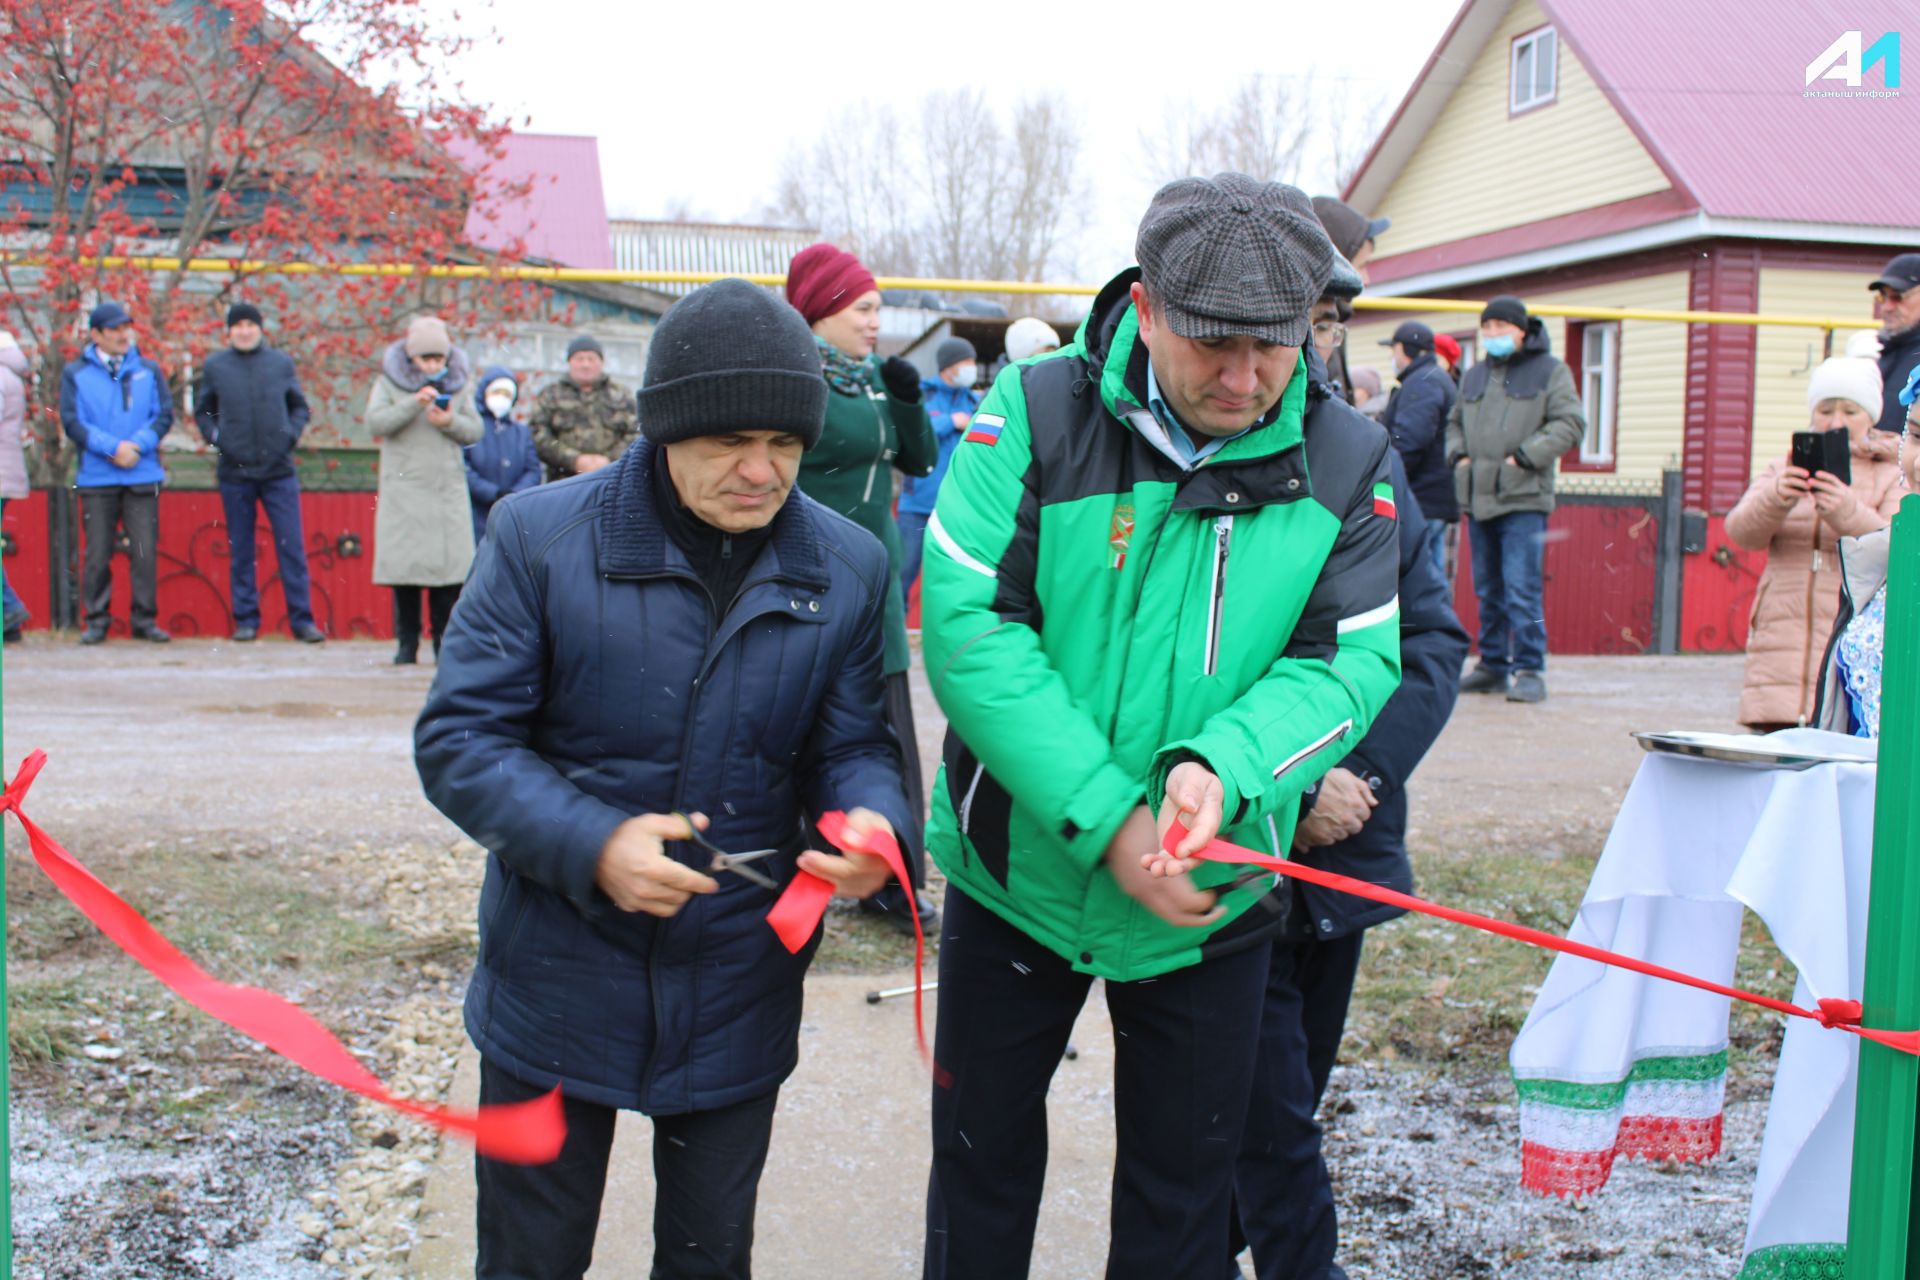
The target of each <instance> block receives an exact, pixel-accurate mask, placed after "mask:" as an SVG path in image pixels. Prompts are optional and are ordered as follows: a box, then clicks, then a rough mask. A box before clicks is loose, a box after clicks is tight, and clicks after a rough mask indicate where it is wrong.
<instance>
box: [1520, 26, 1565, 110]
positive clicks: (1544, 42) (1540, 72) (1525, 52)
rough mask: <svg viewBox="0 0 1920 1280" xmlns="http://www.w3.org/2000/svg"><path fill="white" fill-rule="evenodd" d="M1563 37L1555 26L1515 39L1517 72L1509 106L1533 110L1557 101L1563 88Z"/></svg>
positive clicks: (1530, 32) (1542, 28)
mask: <svg viewBox="0 0 1920 1280" xmlns="http://www.w3.org/2000/svg"><path fill="white" fill-rule="evenodd" d="M1559 55H1560V41H1559V38H1558V37H1557V36H1555V35H1554V32H1553V28H1552V27H1541V28H1540V29H1539V30H1538V31H1529V32H1527V34H1525V35H1523V36H1521V37H1520V38H1519V39H1517V40H1515V41H1514V42H1513V74H1512V76H1511V77H1510V83H1511V91H1510V92H1509V94H1508V98H1507V104H1508V107H1509V108H1510V109H1511V110H1513V111H1515V112H1519V111H1531V110H1532V109H1533V108H1535V107H1543V106H1545V105H1546V104H1547V103H1549V102H1552V101H1553V96H1554V93H1555V92H1556V90H1557V89H1558V88H1559V75H1558V71H1559V62H1560V56H1559Z"/></svg>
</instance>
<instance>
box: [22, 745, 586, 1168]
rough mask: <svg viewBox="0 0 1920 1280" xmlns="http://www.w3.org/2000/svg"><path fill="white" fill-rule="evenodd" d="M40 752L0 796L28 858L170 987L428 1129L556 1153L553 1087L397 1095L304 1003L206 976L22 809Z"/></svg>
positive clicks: (561, 1124)
mask: <svg viewBox="0 0 1920 1280" xmlns="http://www.w3.org/2000/svg"><path fill="white" fill-rule="evenodd" d="M46 762H47V753H46V752H44V751H35V752H34V753H33V754H32V755H30V756H28V757H27V759H26V761H25V763H23V764H22V765H21V766H20V772H19V773H17V774H15V775H14V778H13V781H12V782H10V783H8V784H7V788H6V793H5V795H4V796H3V797H0V810H4V809H11V810H13V814H14V816H15V817H17V818H19V819H20V825H21V826H22V827H25V828H26V831H27V842H28V844H29V845H31V846H32V848H33V858H34V861H35V862H37V863H38V864H39V866H40V869H41V870H42V871H44V872H46V874H47V878H48V879H50V880H52V881H53V883H54V884H55V886H57V887H58V888H59V890H60V892H61V893H63V894H65V895H66V897H67V900H68V901H69V902H71V903H73V905H74V906H75V907H77V908H79V910H80V914H81V915H84V916H85V917H86V918H87V919H89V920H91V921H92V922H93V923H94V925H95V926H97V927H98V928H99V930H100V932H102V933H104V934H106V935H107V937H109V938H111V939H113V941H114V942H115V943H116V944H117V945H118V946H119V947H120V949H121V950H122V951H124V952H126V953H127V954H128V955H130V956H132V957H133V958H134V959H135V960H137V961H138V962H139V963H140V965H141V966H142V967H143V968H145V969H146V971H147V972H148V973H151V974H152V975H153V976H154V977H156V978H158V979H159V980H160V981H161V982H163V983H165V984H166V985H167V986H168V987H169V988H171V989H172V991H173V992H174V994H175V995H178V996H179V997H180V998H181V999H182V1000H185V1001H186V1002H187V1003H188V1004H191V1005H193V1006H194V1007H195V1008H197V1009H199V1010H201V1011H202V1012H204V1013H208V1014H211V1015H212V1016H213V1017H215V1018H218V1019H219V1020H220V1021H222V1022H224V1023H226V1024H227V1025H228V1026H230V1027H232V1028H233V1029H234V1030H236V1031H238V1032H240V1033H241V1034H242V1035H245V1036H249V1037H251V1038H252V1039H254V1040H257V1041H259V1042H260V1043H261V1044H264V1045H266V1046H267V1047H268V1048H269V1049H272V1050H273V1051H274V1052H275V1053H277V1054H279V1055H280V1056H281V1057H283V1058H285V1059H287V1060H288V1061H289V1062H292V1063H293V1064H294V1065H296V1066H298V1067H302V1068H304V1069H305V1070H307V1071H310V1072H312V1073H313V1074H314V1075H316V1076H319V1077H320V1078H321V1079H323V1080H329V1081H332V1082H333V1083H334V1084H337V1085H339V1086H340V1087H341V1088H343V1089H350V1090H352V1091H353V1092H354V1093H357V1094H360V1095H361V1096H362V1097H366V1098H371V1099H373V1100H374V1101H375V1102H378V1103H380V1104H381V1105H382V1106H386V1107H391V1108H393V1109H394V1110H395V1111H399V1112H403V1113H405V1114H406V1115H410V1116H413V1117H415V1118H417V1119H420V1120H424V1121H426V1122H427V1123H428V1124H430V1125H432V1126H434V1127H435V1128H436V1129H440V1130H443V1131H445V1132H448V1133H457V1134H460V1135H461V1136H463V1137H465V1138H467V1139H468V1140H469V1141H471V1142H472V1143H473V1145H474V1147H475V1149H476V1150H478V1151H479V1152H480V1154H482V1155H484V1156H489V1157H491V1158H492V1159H495V1160H502V1161H505V1162H507V1163H509V1164H545V1163H547V1162H548V1161H550V1160H552V1159H553V1158H554V1157H556V1156H558V1155H559V1154H560V1147H561V1144H562V1143H564V1142H565V1141H566V1137H567V1123H566V1119H565V1117H564V1115H563V1113H562V1110H561V1106H560V1090H558V1089H554V1090H553V1091H552V1092H550V1093H548V1094H546V1095H545V1096H544V1097H540V1098H534V1099H532V1100H531V1101H528V1102H515V1103H510V1104H505V1105H500V1106H485V1107H481V1108H480V1109H479V1110H477V1111H455V1110H451V1109H449V1108H447V1107H440V1106H434V1105H431V1104H429V1103H424V1102H412V1101H409V1100H408V1099H406V1098H398V1097H395V1096H394V1095H393V1094H391V1093H389V1092H388V1091H387V1088H386V1086H385V1085H383V1084H381V1083H380V1081H379V1079H378V1078H377V1077H376V1076H374V1074H373V1073H372V1072H370V1071H368V1070H367V1069H366V1068H365V1067H363V1066H361V1065H360V1061H359V1059H357V1058H355V1057H354V1056H353V1055H352V1054H351V1053H349V1052H348V1051H347V1047H346V1046H345V1045H343V1044H341V1043H340V1041H339V1040H337V1039H335V1038H334V1035H333V1033H332V1032H330V1031H328V1030H327V1029H326V1028H325V1027H323V1026H321V1025H320V1023H319V1021H318V1020H316V1019H315V1018H314V1017H313V1015H312V1014H310V1013H308V1012H307V1011H306V1010H304V1009H302V1008H300V1007H299V1006H298V1005H295V1004H292V1003H289V1002H288V1001H287V1000H285V999H282V998H281V997H280V996H277V995H274V994H273V993H272V992H270V991H262V990H261V989H260V988H258V987H239V986H234V985H232V984H231V983H226V982H220V981H218V980H217V979H215V978H213V977H211V976H209V975H208V974H207V973H206V971H205V970H203V969H201V968H200V966H198V965H196V964H194V962H193V961H191V960H189V959H187V957H186V956H185V955H183V954H182V953H181V952H180V950H179V948H177V947H175V946H174V945H173V944H172V943H171V942H168V941H167V940H166V938H165V937H163V936H162V935H161V933H160V931H159V930H157V929H155V928H154V927H153V926H152V925H151V924H148V923H147V920H146V917H144V916H142V915H141V914H140V913H139V912H138V911H135V910H134V909H133V908H132V907H130V906H128V905H127V903H126V901H125V900H124V899H123V898H121V897H120V896H119V895H118V894H116V893H115V892H114V891H113V890H112V889H109V888H108V887H107V886H106V885H105V884H104V883H103V882H102V881H101V880H100V879H99V878H98V877H97V876H95V875H94V874H93V873H92V872H91V871H89V870H87V869H86V867H84V866H82V865H81V864H80V861H79V859H77V858H75V857H74V856H73V855H72V854H70V853H68V852H67V851H66V850H65V849H63V848H61V847H60V845H59V843H58V842H57V841H55V840H54V839H53V837H51V836H49V835H48V834H47V833H46V832H45V831H42V830H41V829H40V828H39V826H38V825H36V824H35V823H34V821H33V819H31V818H29V817H27V815H26V811H25V810H23V809H22V808H21V807H20V802H21V801H22V800H24V799H26V796H27V791H28V789H29V788H31V787H32V786H33V780H34V778H36V777H37V776H38V775H39V773H40V769H41V767H42V766H43V765H45V764H46Z"/></svg>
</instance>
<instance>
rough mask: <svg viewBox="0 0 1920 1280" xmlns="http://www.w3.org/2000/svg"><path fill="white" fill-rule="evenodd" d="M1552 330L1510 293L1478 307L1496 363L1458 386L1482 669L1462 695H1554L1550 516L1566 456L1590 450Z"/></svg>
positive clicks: (1455, 451)
mask: <svg viewBox="0 0 1920 1280" xmlns="http://www.w3.org/2000/svg"><path fill="white" fill-rule="evenodd" d="M1552 347H1553V344H1552V340H1551V339H1549V338H1548V337H1547V326H1546V325H1545V324H1543V323H1541V321H1540V318H1539V317H1538V316H1529V315H1528V314H1527V304H1526V303H1524V302H1522V301H1520V299H1518V298H1515V297H1512V296H1508V295H1502V296H1501V297H1498V298H1495V299H1493V300H1492V301H1491V302H1489V303H1487V305H1486V307H1485V308H1484V309H1483V310H1482V311H1481V312H1480V350H1481V352H1482V354H1483V355H1484V356H1485V357H1486V358H1485V359H1483V360H1481V361H1480V363H1479V364H1476V365H1475V366H1473V368H1471V369H1469V370H1467V373H1466V376H1465V377H1464V378H1462V379H1461V380H1460V398H1459V399H1458V400H1456V401H1454V403H1453V408H1452V409H1451V410H1449V411H1448V413H1447V465H1448V466H1450V467H1452V468H1453V489H1454V495H1455V496H1456V497H1457V498H1459V500H1460V510H1461V513H1462V514H1464V515H1465V516H1467V518H1468V519H1467V537H1468V540H1469V543H1470V545H1471V546H1472V548H1473V590H1474V594H1475V595H1477V596H1478V597H1479V598H1480V665H1479V666H1477V667H1475V668H1474V669H1473V671H1472V672H1470V673H1469V674H1468V675H1467V677H1466V678H1465V679H1463V680H1462V681H1461V682H1460V692H1462V693H1505V694H1506V695H1507V701H1509V702H1541V701H1544V700H1545V699H1546V696H1547V681H1546V675H1545V672H1546V668H1547V610H1546V604H1545V600H1544V588H1545V572H1544V571H1545V561H1546V537H1547V517H1548V516H1550V515H1552V514H1553V473H1554V470H1555V466H1556V464H1557V463H1558V461H1559V458H1560V455H1561V454H1563V453H1565V452H1566V451H1567V450H1569V449H1571V448H1573V446H1575V445H1576V444H1579V443H1580V437H1582V436H1584V435H1585V434H1586V433H1587V417H1586V414H1585V413H1584V412H1582V411H1581V408H1580V394H1579V392H1577V391H1575V390H1574V387H1573V374H1572V373H1570V372H1568V370H1567V366H1566V365H1564V364H1562V363H1561V362H1560V361H1558V360H1556V359H1554V358H1553V355H1552Z"/></svg>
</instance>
